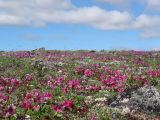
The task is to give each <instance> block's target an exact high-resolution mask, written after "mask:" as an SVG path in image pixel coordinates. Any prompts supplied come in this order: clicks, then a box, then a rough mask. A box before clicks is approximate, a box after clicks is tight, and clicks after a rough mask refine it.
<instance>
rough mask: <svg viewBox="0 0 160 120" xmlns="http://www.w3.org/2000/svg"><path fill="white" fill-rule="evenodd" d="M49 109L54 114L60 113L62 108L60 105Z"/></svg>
mask: <svg viewBox="0 0 160 120" xmlns="http://www.w3.org/2000/svg"><path fill="white" fill-rule="evenodd" d="M51 107H52V109H53V110H54V111H56V112H62V107H61V106H60V105H52V106H51Z"/></svg>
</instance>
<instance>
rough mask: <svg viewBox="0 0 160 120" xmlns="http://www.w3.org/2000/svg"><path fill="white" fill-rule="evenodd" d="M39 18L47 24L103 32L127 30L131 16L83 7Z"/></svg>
mask: <svg viewBox="0 0 160 120" xmlns="http://www.w3.org/2000/svg"><path fill="white" fill-rule="evenodd" d="M39 18H40V19H42V20H43V21H47V22H60V23H61V22H63V23H75V24H76V23H79V24H86V25H90V26H92V27H96V28H99V29H104V30H111V29H116V30H117V29H118V30H119V29H124V28H127V27H128V25H129V22H130V21H131V16H130V15H129V13H127V12H119V11H105V10H103V9H101V8H99V7H83V8H76V9H73V10H70V11H56V12H54V13H52V16H51V15H50V14H49V13H40V14H39Z"/></svg>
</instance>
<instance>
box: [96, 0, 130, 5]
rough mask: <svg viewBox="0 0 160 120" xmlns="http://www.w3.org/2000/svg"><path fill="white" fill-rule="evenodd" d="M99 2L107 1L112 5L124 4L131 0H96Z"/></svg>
mask: <svg viewBox="0 0 160 120" xmlns="http://www.w3.org/2000/svg"><path fill="white" fill-rule="evenodd" d="M95 1H97V2H106V3H109V4H112V5H123V4H126V3H128V2H129V0H95Z"/></svg>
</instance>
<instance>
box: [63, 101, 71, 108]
mask: <svg viewBox="0 0 160 120" xmlns="http://www.w3.org/2000/svg"><path fill="white" fill-rule="evenodd" d="M62 105H63V107H64V108H68V109H70V108H72V107H73V102H72V101H71V100H66V101H64V102H63V103H62Z"/></svg>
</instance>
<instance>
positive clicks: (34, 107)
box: [32, 105, 40, 111]
mask: <svg viewBox="0 0 160 120" xmlns="http://www.w3.org/2000/svg"><path fill="white" fill-rule="evenodd" d="M39 108H40V106H39V105H34V106H33V107H32V109H33V110H34V111H38V110H39Z"/></svg>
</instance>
